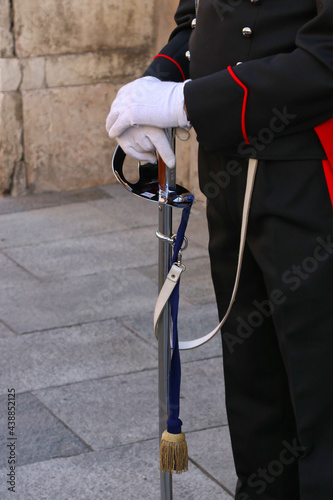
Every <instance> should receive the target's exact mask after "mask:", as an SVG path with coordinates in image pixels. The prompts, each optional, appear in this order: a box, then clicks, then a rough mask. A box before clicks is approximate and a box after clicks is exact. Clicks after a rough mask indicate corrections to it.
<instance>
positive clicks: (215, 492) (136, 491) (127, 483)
mask: <svg viewBox="0 0 333 500" xmlns="http://www.w3.org/2000/svg"><path fill="white" fill-rule="evenodd" d="M158 446H159V443H158V441H157V440H152V441H148V442H143V443H137V444H134V445H129V446H123V447H120V448H117V449H115V450H104V451H99V452H98V453H86V454H84V455H81V456H78V457H71V458H63V459H55V460H50V461H48V462H43V463H38V464H33V465H27V466H24V467H20V468H19V470H18V474H19V480H18V481H17V491H16V493H15V495H14V494H12V493H10V492H6V491H5V490H4V481H1V482H0V493H1V498H3V499H4V500H9V499H11V498H13V496H14V497H15V499H17V500H92V499H94V500H142V499H145V500H157V499H158V498H160V485H159V470H158V458H157V457H158ZM173 492H174V494H173V499H174V500H208V499H209V500H231V498H232V497H231V496H230V495H228V494H227V493H226V492H225V491H224V490H223V489H222V488H221V487H220V486H219V485H217V484H216V483H215V482H213V481H212V480H210V479H209V478H208V477H207V476H206V475H205V474H204V473H202V472H201V471H200V470H199V469H198V468H197V467H195V466H194V465H193V464H192V463H190V464H189V470H188V472H186V473H184V474H181V475H179V476H177V475H173Z"/></svg>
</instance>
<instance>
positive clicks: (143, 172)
mask: <svg viewBox="0 0 333 500" xmlns="http://www.w3.org/2000/svg"><path fill="white" fill-rule="evenodd" d="M166 133H167V136H168V139H169V141H170V144H171V146H172V148H173V150H175V133H174V130H171V129H170V130H166ZM125 158H126V154H125V153H124V151H123V150H122V149H121V148H120V147H119V146H118V147H117V148H116V150H115V153H114V156H113V160H112V169H113V173H114V175H115V177H116V178H117V180H118V181H119V182H120V183H121V184H122V185H123V186H124V187H125V188H126V189H127V190H128V191H130V192H131V193H133V194H135V195H136V196H139V197H141V198H144V199H145V200H148V201H152V202H156V203H158V231H157V232H156V235H157V237H158V238H159V244H158V289H159V291H160V290H161V288H162V286H163V284H164V282H165V280H166V276H167V274H168V272H169V268H170V263H171V257H172V245H173V244H174V242H175V237H174V235H173V233H172V209H173V208H184V207H187V206H188V205H190V204H192V202H193V195H192V194H191V193H190V192H189V191H188V190H187V189H185V188H184V187H182V186H180V185H178V184H176V167H175V168H173V169H170V168H168V167H167V166H166V165H165V163H164V162H163V160H162V159H161V158H159V160H158V164H157V165H156V164H152V163H148V164H141V163H140V162H139V164H138V169H139V180H138V181H137V182H136V183H131V182H129V181H128V180H127V179H126V177H125V175H124V173H123V164H124V160H125ZM157 333H158V405H159V437H160V439H161V437H162V434H163V432H164V431H165V430H166V427H167V419H168V414H169V408H168V407H169V386H168V378H169V369H170V357H171V349H170V333H171V312H170V306H169V305H168V306H167V307H165V309H164V311H163V312H162V314H161V316H160V318H159V321H158V324H157ZM160 493H161V500H172V475H171V473H170V472H162V471H161V472H160Z"/></svg>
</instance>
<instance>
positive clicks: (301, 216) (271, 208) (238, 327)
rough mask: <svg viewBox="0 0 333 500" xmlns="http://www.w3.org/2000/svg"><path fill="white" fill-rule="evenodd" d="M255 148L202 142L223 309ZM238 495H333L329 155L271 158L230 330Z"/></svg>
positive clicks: (264, 167)
mask: <svg viewBox="0 0 333 500" xmlns="http://www.w3.org/2000/svg"><path fill="white" fill-rule="evenodd" d="M246 172H247V160H242V159H241V160H239V159H230V158H225V157H223V156H222V155H218V154H208V153H205V152H203V151H202V150H200V152H199V176H200V188H201V190H202V191H203V193H204V194H205V195H206V196H207V200H208V205H207V215H208V223H209V231H210V243H209V251H210V258H211V269H212V277H213V282H214V286H215V292H216V298H217V303H218V309H219V314H220V316H223V315H224V313H225V310H226V307H227V305H228V301H229V300H230V297H231V292H232V287H233V283H234V278H235V273H236V267H237V255H238V248H239V235H240V224H241V214H242V205H243V197H244V190H245V183H246ZM222 339H223V362H224V375H225V387H226V406H227V414H228V420H229V426H230V433H231V440H232V447H233V453H234V460H235V466H236V471H237V475H238V478H239V480H238V484H237V491H236V499H237V500H257V499H260V500H300V499H301V500H332V499H333V210H332V204H331V200H330V197H329V191H328V188H327V184H326V180H325V176H324V172H323V167H322V162H321V160H297V161H266V160H261V161H259V165H258V173H257V178H256V183H255V189H254V193H253V201H252V206H251V212H250V220H249V228H248V235H247V245H246V250H245V256H244V264H243V268H242V275H241V281H240V286H239V291H238V295H237V299H236V302H235V305H234V307H233V310H232V313H231V316H230V318H229V319H228V321H227V323H226V325H225V327H224V328H223V331H222Z"/></svg>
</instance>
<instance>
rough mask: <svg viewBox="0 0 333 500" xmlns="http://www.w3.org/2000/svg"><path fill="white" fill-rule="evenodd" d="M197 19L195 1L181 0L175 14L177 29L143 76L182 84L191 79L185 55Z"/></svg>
mask: <svg viewBox="0 0 333 500" xmlns="http://www.w3.org/2000/svg"><path fill="white" fill-rule="evenodd" d="M194 18H195V3H194V0H180V2H179V6H178V9H177V11H176V14H175V21H176V24H177V27H176V28H175V29H174V30H173V32H172V33H171V36H170V38H169V42H168V43H167V45H165V47H163V49H162V50H161V52H160V53H159V54H158V55H157V56H156V57H155V59H154V61H153V62H152V64H151V65H150V66H149V68H148V69H147V70H146V71H145V73H144V75H143V76H155V77H156V78H159V79H160V80H163V81H174V82H182V81H184V80H187V79H188V78H189V61H188V60H187V58H186V56H185V53H186V51H187V50H188V41H189V38H190V35H191V31H192V29H191V22H192V20H193V19H194Z"/></svg>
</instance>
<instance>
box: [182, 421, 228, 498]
mask: <svg viewBox="0 0 333 500" xmlns="http://www.w3.org/2000/svg"><path fill="white" fill-rule="evenodd" d="M186 441H187V445H188V449H189V456H190V458H191V460H193V461H194V463H196V464H198V465H199V466H200V467H201V468H203V469H204V470H205V471H206V472H208V473H209V474H210V475H212V476H213V477H214V478H215V479H217V480H218V481H219V482H220V483H221V484H223V485H224V487H225V488H226V489H227V490H228V491H229V492H230V493H233V492H234V491H235V487H236V482H237V476H236V472H235V467H234V460H233V456H232V451H231V442H230V435H229V427H228V426H223V427H216V428H215V429H207V430H203V431H197V432H189V433H188V434H187V435H186Z"/></svg>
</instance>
